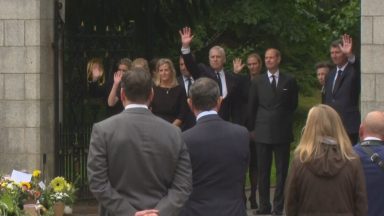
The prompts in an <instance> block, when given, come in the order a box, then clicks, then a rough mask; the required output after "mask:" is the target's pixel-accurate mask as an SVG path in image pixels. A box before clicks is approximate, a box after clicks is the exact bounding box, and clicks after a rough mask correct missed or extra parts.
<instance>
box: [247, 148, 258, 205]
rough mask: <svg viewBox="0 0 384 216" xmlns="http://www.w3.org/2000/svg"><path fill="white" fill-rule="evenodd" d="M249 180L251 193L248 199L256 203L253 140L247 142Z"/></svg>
mask: <svg viewBox="0 0 384 216" xmlns="http://www.w3.org/2000/svg"><path fill="white" fill-rule="evenodd" d="M249 151H250V154H249V158H250V159H249V171H248V172H249V173H248V174H249V175H248V177H249V182H250V183H251V194H250V196H249V201H251V203H254V204H256V203H257V201H256V190H257V148H256V144H255V142H253V141H250V142H249Z"/></svg>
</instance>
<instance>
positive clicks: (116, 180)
mask: <svg viewBox="0 0 384 216" xmlns="http://www.w3.org/2000/svg"><path fill="white" fill-rule="evenodd" d="M179 33H180V41H181V54H180V57H179V69H180V73H181V75H180V76H179V77H177V76H176V74H177V73H176V69H175V67H174V65H173V63H172V61H171V60H170V59H167V58H161V59H157V60H156V63H155V64H154V65H155V66H153V67H149V64H148V62H147V61H146V60H145V59H143V58H139V59H135V60H134V61H133V62H132V61H131V60H129V59H122V60H120V62H119V63H118V65H117V68H118V69H117V71H116V72H115V74H114V81H113V84H112V85H111V87H110V88H109V91H107V92H108V97H107V104H108V106H111V107H117V108H118V109H120V111H119V112H117V114H116V115H113V116H112V117H110V118H108V119H106V120H103V121H101V122H98V123H95V124H94V126H93V130H92V135H91V141H90V147H89V154H88V178H89V183H90V190H91V191H92V192H93V194H94V195H95V197H96V199H97V200H98V201H99V203H100V206H101V208H100V215H135V216H158V215H182V216H188V215H191V216H198V215H234V216H239V215H246V214H247V213H246V206H247V203H248V201H249V204H250V205H249V206H250V208H252V209H256V211H255V213H256V214H258V215H270V214H272V215H283V214H284V213H285V214H286V215H384V208H383V207H382V206H380V203H383V201H384V200H383V197H382V196H381V195H378V194H377V193H375V192H376V191H378V190H382V189H381V187H380V185H381V182H383V180H384V162H383V160H382V158H384V146H383V144H384V112H381V111H374V112H370V113H368V115H367V116H366V117H365V119H364V121H363V122H362V123H361V124H360V112H359V103H358V102H359V92H360V68H359V61H358V59H357V57H356V56H355V55H354V54H353V52H352V44H353V43H352V38H351V37H350V36H348V35H343V36H342V38H341V39H340V40H337V41H334V42H332V43H331V45H330V55H331V59H332V62H333V65H334V66H333V65H331V64H328V63H326V62H320V63H318V64H316V67H315V68H316V73H317V78H318V80H319V83H320V85H321V95H322V97H321V98H322V99H321V104H320V105H316V106H314V107H312V108H311V109H310V111H309V113H308V117H307V121H306V124H305V127H304V129H303V131H302V135H301V139H300V142H299V144H298V146H297V147H296V149H295V151H294V153H293V158H292V162H291V168H290V169H289V165H290V155H291V151H290V150H291V143H292V141H293V122H294V118H293V116H294V112H295V110H296V109H297V107H298V98H299V88H298V84H297V81H296V79H295V78H294V77H293V76H292V75H290V74H289V73H288V72H286V71H284V70H281V69H280V63H281V60H282V54H281V53H280V51H279V50H278V49H276V48H268V49H267V50H266V51H265V55H264V65H265V68H266V71H265V72H264V73H262V72H261V71H262V65H263V61H262V58H261V57H260V55H259V54H257V53H250V54H249V55H248V56H247V59H246V62H245V64H243V62H242V60H241V59H240V58H236V59H234V60H233V62H232V66H233V71H226V70H225V69H224V65H225V63H226V55H225V50H224V48H223V47H221V46H213V47H212V48H211V49H210V50H209V53H208V58H209V65H205V64H202V63H197V62H196V60H195V58H194V56H193V54H192V51H191V48H190V47H191V43H192V42H193V37H194V36H193V34H192V30H191V29H190V28H188V27H185V28H183V29H181V30H180V31H179ZM245 66H247V68H248V71H249V72H248V73H247V75H242V74H241V71H242V70H243V69H244V68H245ZM87 77H88V83H89V89H90V90H91V91H92V92H93V93H92V95H96V96H97V95H98V96H100V95H102V94H103V93H102V92H106V90H105V87H104V90H100V89H101V88H102V86H104V83H105V75H104V71H103V68H102V63H101V61H100V60H99V59H92V61H90V62H89V64H88V68H87ZM104 94H105V93H104ZM359 138H360V140H361V142H358V140H359ZM356 144H357V145H356ZM273 161H274V164H275V168H276V187H275V192H274V197H273V199H272V203H271V198H270V176H271V166H272V164H273V163H272V162H273ZM247 170H249V172H248V174H249V176H248V177H249V179H250V186H251V188H250V196H249V197H246V195H245V189H244V187H245V179H246V176H245V175H246V173H247ZM286 180H287V181H286ZM257 191H258V194H259V196H258V197H259V200H257V199H256V197H257V196H256V193H257Z"/></svg>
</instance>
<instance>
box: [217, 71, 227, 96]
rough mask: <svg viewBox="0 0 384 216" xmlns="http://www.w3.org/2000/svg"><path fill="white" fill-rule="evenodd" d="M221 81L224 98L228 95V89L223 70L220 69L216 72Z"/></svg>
mask: <svg viewBox="0 0 384 216" xmlns="http://www.w3.org/2000/svg"><path fill="white" fill-rule="evenodd" d="M218 74H219V76H220V80H221V87H222V89H223V95H222V97H223V98H225V97H227V95H228V89H227V82H226V81H225V73H224V70H223V69H221V71H219V72H218Z"/></svg>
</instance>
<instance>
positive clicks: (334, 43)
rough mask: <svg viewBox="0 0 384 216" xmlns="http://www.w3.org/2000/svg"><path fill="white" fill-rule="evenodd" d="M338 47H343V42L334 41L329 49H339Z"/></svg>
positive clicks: (339, 40)
mask: <svg viewBox="0 0 384 216" xmlns="http://www.w3.org/2000/svg"><path fill="white" fill-rule="evenodd" d="M339 45H343V41H342V40H341V39H337V40H334V41H332V43H331V47H339Z"/></svg>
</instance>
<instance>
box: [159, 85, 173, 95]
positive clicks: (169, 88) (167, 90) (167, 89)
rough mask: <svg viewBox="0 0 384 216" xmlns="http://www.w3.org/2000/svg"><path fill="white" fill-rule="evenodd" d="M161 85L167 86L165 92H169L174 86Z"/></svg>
mask: <svg viewBox="0 0 384 216" xmlns="http://www.w3.org/2000/svg"><path fill="white" fill-rule="evenodd" d="M160 87H162V88H165V89H166V90H165V93H167V94H169V91H170V90H171V89H172V87H169V85H162V86H161V85H160Z"/></svg>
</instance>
